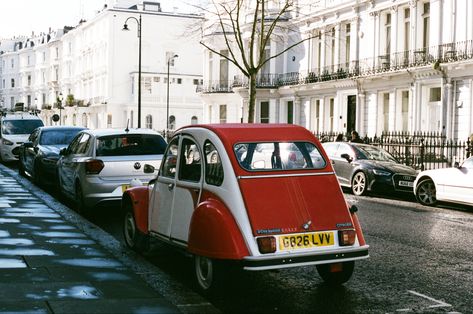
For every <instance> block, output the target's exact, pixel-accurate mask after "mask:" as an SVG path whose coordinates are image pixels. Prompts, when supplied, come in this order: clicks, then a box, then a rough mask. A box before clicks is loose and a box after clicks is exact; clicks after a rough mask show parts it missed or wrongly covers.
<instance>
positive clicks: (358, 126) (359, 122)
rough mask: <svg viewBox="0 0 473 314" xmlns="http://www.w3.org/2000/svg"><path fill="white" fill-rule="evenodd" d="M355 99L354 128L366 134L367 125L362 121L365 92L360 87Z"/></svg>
mask: <svg viewBox="0 0 473 314" xmlns="http://www.w3.org/2000/svg"><path fill="white" fill-rule="evenodd" d="M357 96H358V97H357V99H356V109H357V110H356V124H355V128H356V130H358V133H359V134H360V135H361V134H366V133H367V131H368V130H367V126H366V125H365V123H364V116H365V111H366V93H365V92H364V91H362V90H361V89H358V93H357Z"/></svg>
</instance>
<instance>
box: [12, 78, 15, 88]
mask: <svg viewBox="0 0 473 314" xmlns="http://www.w3.org/2000/svg"><path fill="white" fill-rule="evenodd" d="M14 87H15V79H11V88H14Z"/></svg>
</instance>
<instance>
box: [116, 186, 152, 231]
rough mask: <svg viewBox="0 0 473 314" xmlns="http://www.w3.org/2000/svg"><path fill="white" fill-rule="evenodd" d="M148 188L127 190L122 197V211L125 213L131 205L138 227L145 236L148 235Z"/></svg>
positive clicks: (139, 187)
mask: <svg viewBox="0 0 473 314" xmlns="http://www.w3.org/2000/svg"><path fill="white" fill-rule="evenodd" d="M148 203H149V200H148V187H146V186H138V187H133V188H130V189H128V190H126V191H125V192H124V193H123V196H122V202H121V209H122V211H123V212H124V211H125V210H126V205H127V204H129V205H131V209H132V211H133V215H134V217H135V222H136V227H137V228H138V230H139V231H140V232H141V233H143V234H148V233H149V232H148Z"/></svg>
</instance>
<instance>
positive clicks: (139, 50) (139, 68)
mask: <svg viewBox="0 0 473 314" xmlns="http://www.w3.org/2000/svg"><path fill="white" fill-rule="evenodd" d="M129 19H132V20H135V21H136V23H137V24H138V128H141V14H140V16H139V19H137V18H136V17H134V16H130V17H128V18H127V19H126V20H125V24H123V29H122V30H124V31H129V30H130V29H129V28H128V25H127V24H126V23H127V22H128V20H129Z"/></svg>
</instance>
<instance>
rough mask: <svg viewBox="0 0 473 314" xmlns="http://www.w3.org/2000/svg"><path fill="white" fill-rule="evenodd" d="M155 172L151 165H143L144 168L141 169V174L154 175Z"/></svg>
mask: <svg viewBox="0 0 473 314" xmlns="http://www.w3.org/2000/svg"><path fill="white" fill-rule="evenodd" d="M155 170H156V168H155V167H154V166H152V165H149V164H145V166H144V167H143V172H144V173H154V171H155Z"/></svg>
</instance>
